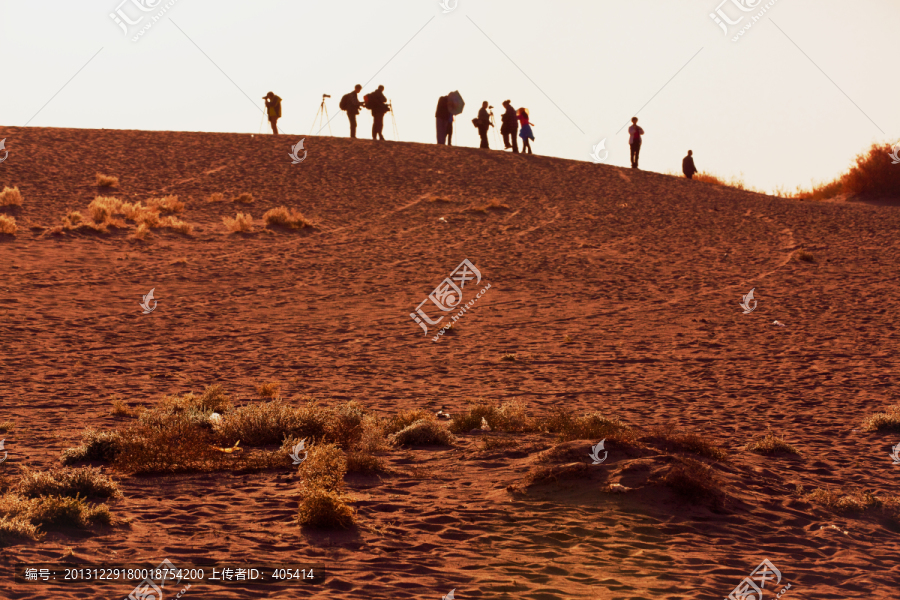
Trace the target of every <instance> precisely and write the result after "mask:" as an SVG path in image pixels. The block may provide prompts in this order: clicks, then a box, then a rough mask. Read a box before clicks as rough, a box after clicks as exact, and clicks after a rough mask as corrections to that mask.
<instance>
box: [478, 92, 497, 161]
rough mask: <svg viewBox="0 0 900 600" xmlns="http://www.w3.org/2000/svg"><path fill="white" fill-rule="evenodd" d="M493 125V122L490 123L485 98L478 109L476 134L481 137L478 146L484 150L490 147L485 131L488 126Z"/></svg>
mask: <svg viewBox="0 0 900 600" xmlns="http://www.w3.org/2000/svg"><path fill="white" fill-rule="evenodd" d="M493 126H494V124H493V123H491V116H490V115H489V114H488V101H487V100H485V101H484V102H482V103H481V110H479V111H478V136H479V137H480V138H481V146H479V147H480V148H484V149H486V150H490V149H491V147H490V146H489V145H488V139H487V132H488V128H489V127H493Z"/></svg>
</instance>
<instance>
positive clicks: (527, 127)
mask: <svg viewBox="0 0 900 600" xmlns="http://www.w3.org/2000/svg"><path fill="white" fill-rule="evenodd" d="M516 115H517V118H518V119H519V125H521V126H522V128H521V129H520V130H519V137H520V138H522V154H526V153H527V154H534V152H532V151H531V144H530V143H529V141H528V140H533V139H534V134H533V133H531V121H529V120H528V109H527V108H520V109H519V110H518V111H516Z"/></svg>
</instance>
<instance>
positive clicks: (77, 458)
mask: <svg viewBox="0 0 900 600" xmlns="http://www.w3.org/2000/svg"><path fill="white" fill-rule="evenodd" d="M120 451H121V438H120V436H119V434H118V433H116V432H108V431H103V432H101V431H96V430H94V429H88V430H87V431H85V432H84V433H83V434H82V435H81V445H80V446H77V447H75V448H68V449H66V450H64V451H63V453H62V463H63V464H64V465H71V464H73V463H76V462H81V461H87V460H99V461H104V462H112V461H113V460H115V458H116V456H118V454H119V452H120Z"/></svg>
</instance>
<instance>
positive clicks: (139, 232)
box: [131, 223, 153, 240]
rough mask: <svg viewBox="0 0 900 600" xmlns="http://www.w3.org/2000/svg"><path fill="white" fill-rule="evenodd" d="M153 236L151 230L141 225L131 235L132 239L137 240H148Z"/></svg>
mask: <svg viewBox="0 0 900 600" xmlns="http://www.w3.org/2000/svg"><path fill="white" fill-rule="evenodd" d="M151 235H153V234H152V233H151V232H150V228H149V227H147V226H146V225H144V224H143V223H141V224H140V225H138V226H137V229H135V230H134V233H133V234H131V237H132V238H134V239H136V240H146V239H147V238H148V237H150V236H151Z"/></svg>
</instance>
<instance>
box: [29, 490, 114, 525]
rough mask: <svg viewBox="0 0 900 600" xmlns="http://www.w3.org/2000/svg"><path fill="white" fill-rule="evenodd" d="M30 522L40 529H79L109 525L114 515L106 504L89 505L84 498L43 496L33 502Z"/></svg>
mask: <svg viewBox="0 0 900 600" xmlns="http://www.w3.org/2000/svg"><path fill="white" fill-rule="evenodd" d="M28 518H29V520H30V521H31V522H32V523H33V524H34V525H37V526H38V527H40V526H45V527H78V528H79V529H87V528H88V527H91V526H92V525H109V524H111V523H112V514H111V513H110V512H109V507H108V506H107V505H105V504H89V503H87V502H85V501H84V499H82V498H78V497H75V498H68V497H66V496H42V497H40V498H34V499H32V500H31V507H30V510H29V514H28Z"/></svg>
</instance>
